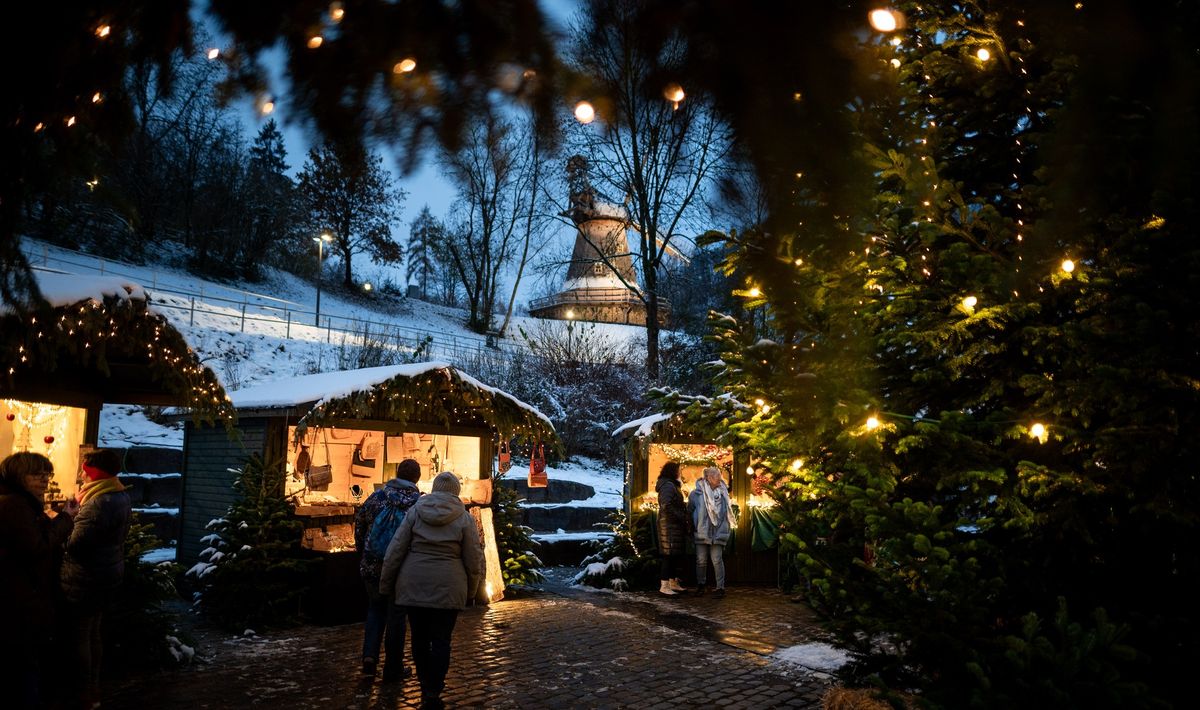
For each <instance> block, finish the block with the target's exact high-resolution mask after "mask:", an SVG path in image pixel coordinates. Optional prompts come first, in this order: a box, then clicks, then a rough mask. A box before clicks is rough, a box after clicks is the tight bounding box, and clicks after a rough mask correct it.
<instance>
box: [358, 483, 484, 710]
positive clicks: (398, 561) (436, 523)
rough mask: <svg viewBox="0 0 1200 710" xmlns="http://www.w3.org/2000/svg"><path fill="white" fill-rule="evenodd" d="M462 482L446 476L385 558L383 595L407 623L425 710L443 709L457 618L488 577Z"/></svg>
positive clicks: (417, 509)
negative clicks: (398, 608)
mask: <svg viewBox="0 0 1200 710" xmlns="http://www.w3.org/2000/svg"><path fill="white" fill-rule="evenodd" d="M461 490H462V484H460V483H459V481H458V477H457V476H455V475H454V474H453V473H451V472H449V471H443V472H441V473H439V474H438V475H437V478H435V479H433V491H432V492H431V493H429V494H427V495H423V496H421V498H420V499H419V500H418V501H417V502H416V504H414V505H413V507H412V508H410V509H409V511H408V514H407V515H405V516H404V522H402V523H401V524H400V528H399V529H398V530H396V534H395V536H393V537H392V542H391V544H389V545H388V548H387V553H386V554H385V555H384V557H383V570H382V572H381V573H380V577H379V592H380V594H384V595H388V596H392V597H393V603H394V604H396V605H397V606H399V607H401V608H402V609H403V611H404V614H405V615H406V616H407V617H408V627H409V630H410V631H411V636H412V658H413V663H414V664H415V665H416V667H417V678H418V679H419V680H420V681H421V707H424V708H441V707H442V701H441V694H442V690H443V689H445V687H446V672H447V671H448V670H449V668H450V638H451V636H452V634H453V633H454V624H455V622H457V620H458V612H460V611H462V610H463V609H464V608H466V606H467V603H468V602H469V601H470V600H472V599H474V598H475V595H476V593H477V592H478V590H479V583H480V581H481V580H482V579H483V575H484V561H483V546H482V545H481V544H480V542H479V528H478V527H477V526H476V525H475V519H474V518H472V517H471V516H470V514H468V513H467V510H466V508H465V507H464V506H463V504H462V501H461V500H460V499H459V497H458V494H459V491H461Z"/></svg>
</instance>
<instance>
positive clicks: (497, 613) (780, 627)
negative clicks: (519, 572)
mask: <svg viewBox="0 0 1200 710" xmlns="http://www.w3.org/2000/svg"><path fill="white" fill-rule="evenodd" d="M547 589H548V590H549V591H546V590H542V591H534V592H526V593H522V594H520V595H519V596H517V597H516V598H510V599H506V600H504V601H502V602H499V603H497V604H493V605H491V606H489V607H486V608H473V609H468V610H467V611H465V612H464V613H463V614H462V615H461V616H460V617H459V622H458V626H457V627H456V629H455V633H454V650H453V657H452V661H451V668H450V674H449V676H448V678H447V687H446V691H445V693H444V694H443V699H444V700H445V701H446V705H447V707H486V708H531V709H532V708H639V709H649V708H673V707H728V708H776V707H787V708H816V707H819V706H820V702H819V699H820V697H821V695H822V693H823V692H824V691H825V689H826V688H827V687H828V685H829V683H830V680H829V677H828V676H827V675H826V674H824V673H821V672H819V671H815V670H812V669H806V668H803V667H801V666H796V665H792V664H789V663H786V662H784V661H781V660H778V659H775V658H772V657H771V656H770V653H771V652H772V651H774V650H775V649H776V648H779V647H786V646H790V645H795V644H799V643H804V642H806V641H813V640H819V639H820V638H821V636H820V634H819V632H818V631H817V630H816V628H815V626H813V625H812V622H811V614H810V612H808V610H807V609H806V608H805V607H803V606H801V605H797V604H789V603H788V601H787V599H786V598H785V597H784V596H783V595H782V594H779V593H778V592H775V591H773V590H758V589H731V590H730V593H729V596H728V597H726V598H725V599H724V600H719V601H718V600H714V599H710V598H707V597H704V598H699V599H696V598H690V597H689V598H666V597H661V596H658V595H651V594H621V595H613V594H603V593H594V592H592V593H589V592H580V591H577V590H571V589H568V588H566V587H565V586H564V585H562V584H557V585H556V584H555V583H554V582H553V581H551V583H550V584H548V585H547ZM206 636H207V638H205V639H203V640H202V641H203V642H202V645H201V648H200V649H199V654H198V657H197V659H196V661H195V662H194V663H193V664H192V665H191V666H190V667H188V668H185V669H182V670H176V671H170V672H167V673H163V674H160V675H144V676H140V677H134V678H130V679H128V680H126V681H125V682H124V683H123V684H122V685H120V686H118V687H115V688H111V689H110V692H108V693H106V696H105V698H104V707H105V708H106V710H114V709H122V710H123V709H126V708H128V709H130V710H132V709H133V708H138V709H142V708H168V707H169V708H175V707H187V708H242V707H270V708H286V709H288V710H300V709H302V708H405V707H417V705H418V704H419V703H418V701H419V697H420V692H419V688H418V687H417V683H416V680H415V679H412V680H409V681H407V682H405V683H402V684H384V683H382V682H381V681H380V679H379V678H378V677H376V678H373V679H372V678H367V677H364V676H362V675H361V674H360V673H359V670H358V660H359V649H360V645H361V643H362V624H349V625H345V626H334V627H319V626H306V627H301V628H299V629H293V630H289V631H283V632H277V633H271V634H263V635H261V636H250V637H243V638H236V637H231V636H229V635H220V634H215V633H211V632H210V633H208V634H206Z"/></svg>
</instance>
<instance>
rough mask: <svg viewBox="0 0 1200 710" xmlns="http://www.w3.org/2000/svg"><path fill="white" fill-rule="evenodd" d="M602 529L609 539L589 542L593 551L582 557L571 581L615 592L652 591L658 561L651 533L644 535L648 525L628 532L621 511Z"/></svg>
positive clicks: (636, 527)
mask: <svg viewBox="0 0 1200 710" xmlns="http://www.w3.org/2000/svg"><path fill="white" fill-rule="evenodd" d="M605 527H607V528H608V529H609V530H611V531H612V532H613V536H612V537H611V538H606V539H601V540H595V541H593V542H591V543H590V544H592V545H594V546H595V552H593V553H592V554H590V555H588V556H587V557H585V558H584V560H583V563H582V569H581V571H580V572H579V574H577V575H575V578H574V580H573V581H574V582H575V583H576V584H586V585H587V586H589V587H596V588H597V589H612V590H613V591H617V592H623V591H627V590H630V589H635V590H641V589H652V588H654V587H655V586H656V585H657V584H658V558H657V557H656V556H655V554H654V553H655V549H656V547H655V542H654V534H653V531H652V530H651V531H650V532H649V533H647V529H648V526H645V525H636V524H635V525H634V526H633V528H632V529H631V528H630V525H629V519H628V518H626V516H625V513H624V512H623V511H617V512H615V513H613V514H612V515H610V516H609V521H608V523H606V524H605Z"/></svg>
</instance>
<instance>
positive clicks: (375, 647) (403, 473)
mask: <svg viewBox="0 0 1200 710" xmlns="http://www.w3.org/2000/svg"><path fill="white" fill-rule="evenodd" d="M420 480H421V464H419V463H417V462H416V461H415V460H413V459H404V460H403V461H401V462H400V463H399V464H397V466H396V477H395V478H393V479H392V480H390V481H388V482H387V483H386V484H384V486H383V487H382V488H380V489H379V490H377V491H375V492H374V493H372V494H371V495H370V496H369V497H368V498H367V499H366V501H364V502H363V504H362V506H360V507H359V509H358V512H357V513H355V515H354V546H355V548H357V549H358V550H359V551H360V552H361V553H362V558H361V560H360V561H359V563H358V573H359V575H360V576H361V577H362V580H363V585H364V586H365V587H366V589H367V622H366V628H365V629H364V631H363V646H362V672H363V674H364V675H370V676H373V675H375V668H376V666H377V664H378V663H379V650H380V646H381V645H382V646H383V652H384V659H386V662H385V664H384V667H383V680H384V681H385V682H392V681H397V680H401V679H402V678H404V677H405V676H406V675H408V673H407V671H408V669H407V668H405V667H404V635H405V627H404V614H403V613H400V612H399V611H397V610H395V607H394V606H393V605H392V600H391V598H389V597H388V596H385V595H384V594H381V593H380V591H379V575H380V572H381V571H382V569H383V556H384V554H386V553H387V546H388V544H389V543H390V542H391V541H392V536H393V535H394V534H395V531H396V530H397V529H398V528H399V527H400V523H401V522H403V520H404V517H405V514H406V513H407V512H408V510H409V509H410V508H412V507H413V505H414V504H416V502H417V499H418V498H420V497H421V491H419V490H417V481H420ZM385 633H386V637H387V639H386V642H385V641H384V635H385Z"/></svg>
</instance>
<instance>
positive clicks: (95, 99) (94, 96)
mask: <svg viewBox="0 0 1200 710" xmlns="http://www.w3.org/2000/svg"><path fill="white" fill-rule="evenodd" d="M103 100H104V94H102V93H100V92H99V91H97V92H96V93H94V94H92V103H94V104H98V103H100V102H101V101H103Z"/></svg>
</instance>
